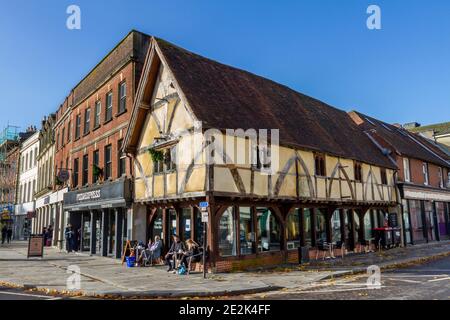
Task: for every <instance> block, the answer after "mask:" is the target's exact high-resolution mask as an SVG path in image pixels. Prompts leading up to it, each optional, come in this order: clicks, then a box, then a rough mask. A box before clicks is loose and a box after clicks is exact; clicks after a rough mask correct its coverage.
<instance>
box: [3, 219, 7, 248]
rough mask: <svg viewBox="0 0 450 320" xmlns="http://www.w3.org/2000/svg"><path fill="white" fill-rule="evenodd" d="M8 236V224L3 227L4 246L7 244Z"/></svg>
mask: <svg viewBox="0 0 450 320" xmlns="http://www.w3.org/2000/svg"><path fill="white" fill-rule="evenodd" d="M7 234H8V228H7V227H6V224H5V225H3V227H2V244H4V243H5V241H6V237H7Z"/></svg>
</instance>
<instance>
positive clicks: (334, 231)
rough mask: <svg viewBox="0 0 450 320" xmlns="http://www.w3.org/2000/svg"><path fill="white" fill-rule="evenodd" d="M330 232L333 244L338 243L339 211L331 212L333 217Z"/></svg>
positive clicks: (339, 239)
mask: <svg viewBox="0 0 450 320" xmlns="http://www.w3.org/2000/svg"><path fill="white" fill-rule="evenodd" d="M331 232H332V235H333V236H332V239H333V242H338V241H341V240H342V236H341V215H340V212H339V210H335V211H334V212H333V216H332V218H331Z"/></svg>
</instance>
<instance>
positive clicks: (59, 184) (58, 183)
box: [55, 176, 64, 186]
mask: <svg viewBox="0 0 450 320" xmlns="http://www.w3.org/2000/svg"><path fill="white" fill-rule="evenodd" d="M55 183H56V185H57V186H62V185H64V181H62V180H60V179H59V177H58V176H55Z"/></svg>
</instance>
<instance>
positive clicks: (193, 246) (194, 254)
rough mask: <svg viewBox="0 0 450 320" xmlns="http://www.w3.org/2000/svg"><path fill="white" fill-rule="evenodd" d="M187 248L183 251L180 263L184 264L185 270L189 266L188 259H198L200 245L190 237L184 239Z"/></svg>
mask: <svg viewBox="0 0 450 320" xmlns="http://www.w3.org/2000/svg"><path fill="white" fill-rule="evenodd" d="M186 247H187V250H186V251H185V252H184V253H183V257H182V258H181V264H182V265H184V267H185V268H186V270H187V269H188V268H189V259H191V258H192V259H195V260H196V261H198V259H199V258H200V255H199V254H200V246H199V245H198V244H197V243H196V242H195V241H194V240H192V239H188V240H187V241H186Z"/></svg>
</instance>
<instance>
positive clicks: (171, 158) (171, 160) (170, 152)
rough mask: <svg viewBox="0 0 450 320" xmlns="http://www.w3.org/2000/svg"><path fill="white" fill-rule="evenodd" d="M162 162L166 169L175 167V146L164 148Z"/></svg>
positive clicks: (169, 169) (170, 169)
mask: <svg viewBox="0 0 450 320" xmlns="http://www.w3.org/2000/svg"><path fill="white" fill-rule="evenodd" d="M164 162H165V167H166V171H172V170H175V169H176V165H175V162H176V147H172V148H170V149H167V150H165V152H164Z"/></svg>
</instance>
